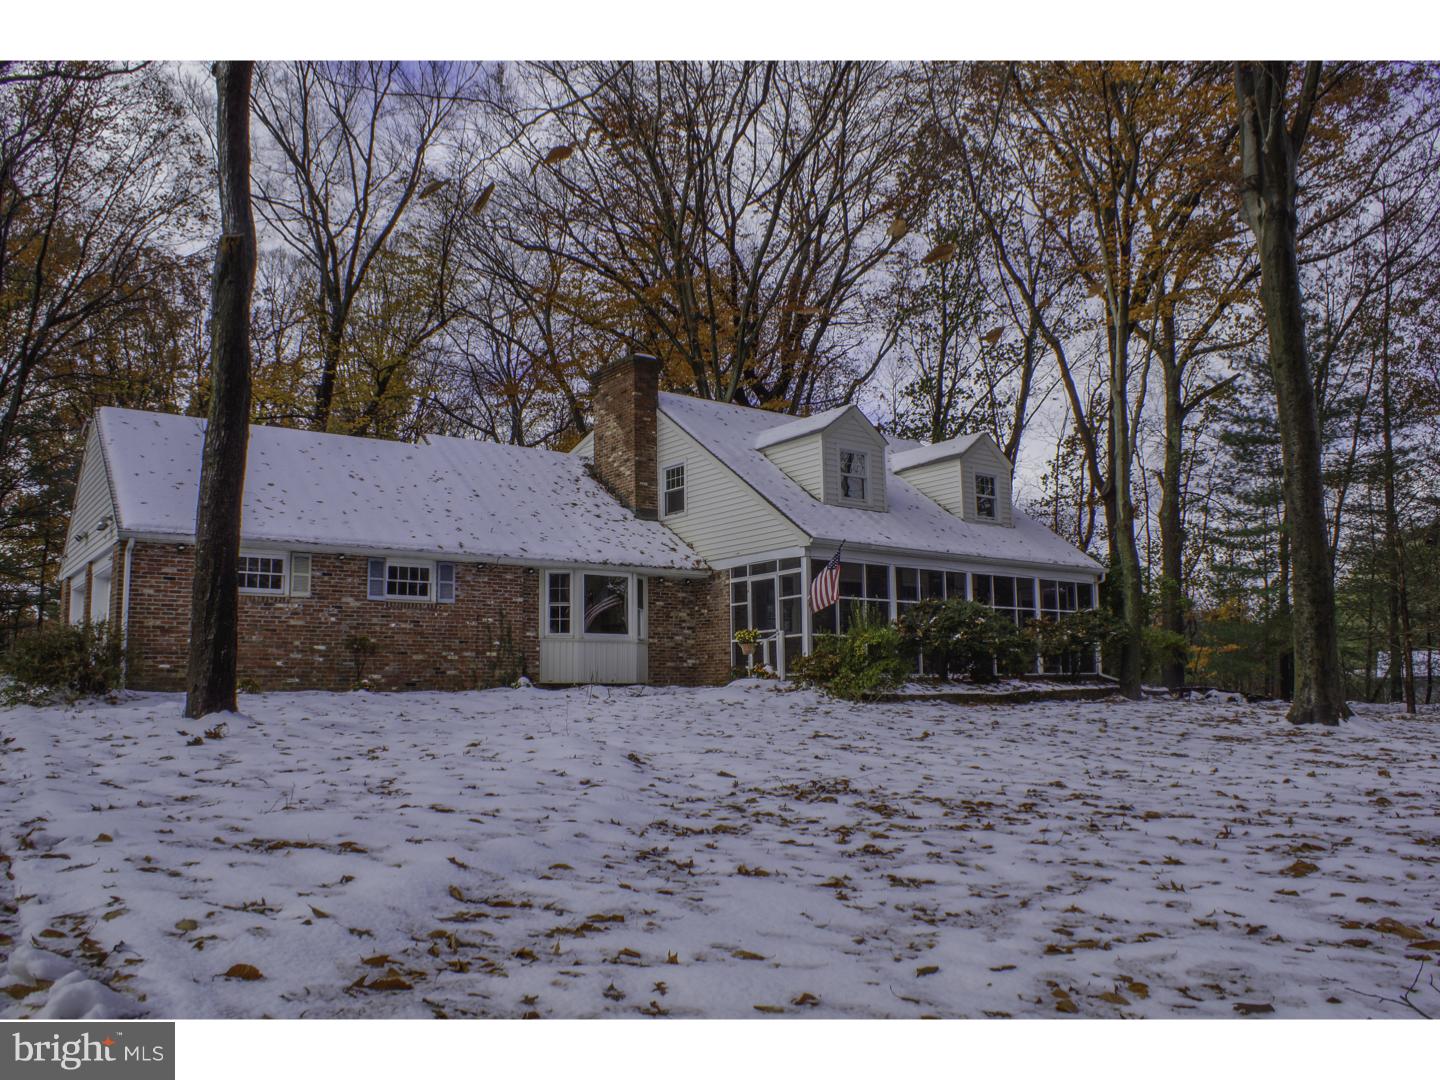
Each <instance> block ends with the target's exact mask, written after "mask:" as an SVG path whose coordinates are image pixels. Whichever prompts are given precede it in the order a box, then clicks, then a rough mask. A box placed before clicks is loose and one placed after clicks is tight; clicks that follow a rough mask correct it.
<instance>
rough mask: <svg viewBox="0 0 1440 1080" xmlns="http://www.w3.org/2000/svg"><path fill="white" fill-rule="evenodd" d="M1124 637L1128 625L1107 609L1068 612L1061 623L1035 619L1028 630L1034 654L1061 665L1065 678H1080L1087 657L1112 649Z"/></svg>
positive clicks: (1029, 624) (1027, 634) (1053, 620)
mask: <svg viewBox="0 0 1440 1080" xmlns="http://www.w3.org/2000/svg"><path fill="white" fill-rule="evenodd" d="M1124 633H1125V626H1124V624H1123V623H1121V621H1120V620H1119V619H1117V618H1116V617H1115V616H1114V615H1112V614H1111V613H1110V612H1108V611H1106V610H1105V609H1104V608H1084V609H1082V610H1080V611H1067V612H1066V613H1065V614H1063V615H1061V616H1060V617H1059V618H1058V619H1051V618H1048V617H1047V618H1044V619H1031V620H1030V622H1029V623H1028V624H1026V627H1025V637H1026V638H1027V639H1028V640H1029V641H1030V642H1031V644H1032V646H1033V648H1034V651H1035V652H1038V653H1039V654H1040V655H1041V656H1043V657H1045V658H1046V659H1047V660H1056V661H1058V662H1059V664H1060V670H1061V673H1062V674H1065V675H1074V674H1077V673H1078V672H1079V670H1080V668H1081V666H1082V660H1083V658H1084V657H1086V656H1087V655H1089V654H1091V653H1093V652H1094V651H1095V650H1096V649H1106V648H1109V647H1111V646H1112V645H1114V644H1115V643H1116V642H1117V641H1118V640H1119V639H1120V638H1121V637H1122V636H1123V635H1124ZM1087 666H1088V665H1087Z"/></svg>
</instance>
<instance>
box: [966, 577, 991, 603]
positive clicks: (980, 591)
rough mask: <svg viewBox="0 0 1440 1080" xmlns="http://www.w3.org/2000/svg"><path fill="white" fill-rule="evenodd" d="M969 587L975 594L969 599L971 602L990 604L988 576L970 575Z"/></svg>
mask: <svg viewBox="0 0 1440 1080" xmlns="http://www.w3.org/2000/svg"><path fill="white" fill-rule="evenodd" d="M970 587H971V589H973V590H974V593H975V595H974V596H972V597H971V599H972V600H974V601H975V602H976V603H977V604H988V603H990V575H989V574H972V575H971V577H970Z"/></svg>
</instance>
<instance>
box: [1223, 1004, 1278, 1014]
mask: <svg viewBox="0 0 1440 1080" xmlns="http://www.w3.org/2000/svg"><path fill="white" fill-rule="evenodd" d="M1231 1008H1233V1009H1234V1010H1235V1011H1236V1012H1237V1013H1239V1014H1240V1015H1241V1016H1260V1015H1263V1014H1265V1013H1273V1012H1274V1011H1275V1006H1274V1005H1271V1004H1270V1003H1269V1002H1260V1003H1258V1004H1254V1003H1251V1002H1248V1001H1237V1002H1235V1004H1234V1005H1232V1006H1231Z"/></svg>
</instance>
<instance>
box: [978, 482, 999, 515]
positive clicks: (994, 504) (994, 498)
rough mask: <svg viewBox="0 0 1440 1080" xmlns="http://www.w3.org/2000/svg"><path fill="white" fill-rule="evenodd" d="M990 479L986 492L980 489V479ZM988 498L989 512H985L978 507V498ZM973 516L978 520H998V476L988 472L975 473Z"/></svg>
mask: <svg viewBox="0 0 1440 1080" xmlns="http://www.w3.org/2000/svg"><path fill="white" fill-rule="evenodd" d="M982 480H988V481H990V491H989V493H988V494H986V493H985V492H983V491H981V490H980V481H982ZM981 499H989V500H990V513H988V514H986V513H984V512H983V511H981V509H980V500H981ZM975 517H976V518H977V519H978V520H980V521H999V520H1000V478H999V477H998V476H994V475H992V474H990V473H976V474H975Z"/></svg>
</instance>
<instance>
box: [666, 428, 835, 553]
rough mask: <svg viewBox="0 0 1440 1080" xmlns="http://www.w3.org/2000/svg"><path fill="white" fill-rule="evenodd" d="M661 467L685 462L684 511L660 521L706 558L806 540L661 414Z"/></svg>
mask: <svg viewBox="0 0 1440 1080" xmlns="http://www.w3.org/2000/svg"><path fill="white" fill-rule="evenodd" d="M657 428H658V431H657V433H656V439H657V447H656V449H657V455H656V456H657V459H658V465H659V467H660V468H664V467H665V466H666V465H671V464H674V463H675V462H677V461H683V462H685V513H683V514H678V515H676V516H674V517H666V518H662V519H661V520H662V521H663V522H664V523H665V524H666V525H667V526H669V527H670V528H671V529H673V530H674V531H675V534H676V535H677V536H679V537H680V539H682V540H684V541H685V542H686V543H687V544H689V545H690V546H691V547H692V548H694V549H695V551H696V552H697V553H698V554H699V555H700V557H701V558H702V559H705V560H706V561H707V562H715V561H717V560H720V559H728V558H735V557H738V556H745V555H749V554H752V553H754V552H758V551H770V550H773V549H776V548H785V547H796V546H799V545H803V544H807V543H809V539H810V538H809V537H808V536H806V535H805V534H804V533H803V532H801V531H800V530H799V529H797V528H796V527H795V526H794V525H792V524H791V523H790V521H789V520H788V519H787V518H786V517H784V516H783V515H782V514H781V513H780V511H778V510H776V509H775V508H774V507H773V506H771V505H770V504H769V503H768V502H766V501H765V499H764V498H763V497H761V496H760V495H759V494H758V493H757V492H756V491H755V489H754V488H752V487H750V485H749V484H747V483H745V482H744V481H743V480H741V479H740V478H739V477H738V476H736V475H735V474H734V473H733V472H731V471H730V470H729V469H728V468H726V467H725V466H724V465H722V464H721V463H720V462H719V461H718V460H717V459H716V458H715V457H714V455H712V454H711V453H710V451H708V450H706V449H705V448H704V447H702V446H701V445H700V444H699V443H698V442H696V441H695V440H694V439H692V438H691V437H690V436H689V435H688V434H686V432H684V431H683V430H681V428H680V426H679V425H678V424H676V423H675V422H674V421H673V420H671V419H670V418H669V417H667V416H666V415H665V414H664V413H661V414H660V417H659V420H658V423H657Z"/></svg>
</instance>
